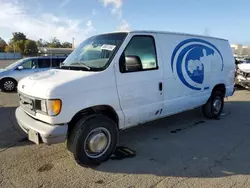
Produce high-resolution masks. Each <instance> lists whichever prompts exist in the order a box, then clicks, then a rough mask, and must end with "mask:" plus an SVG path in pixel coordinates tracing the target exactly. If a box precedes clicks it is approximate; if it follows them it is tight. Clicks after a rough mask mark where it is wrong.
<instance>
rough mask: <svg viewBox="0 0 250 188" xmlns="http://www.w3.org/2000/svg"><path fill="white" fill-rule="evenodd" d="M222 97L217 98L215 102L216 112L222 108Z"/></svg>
mask: <svg viewBox="0 0 250 188" xmlns="http://www.w3.org/2000/svg"><path fill="white" fill-rule="evenodd" d="M221 105H222V102H221V99H220V98H216V99H215V100H214V102H213V109H214V113H216V114H217V113H219V111H220V109H221Z"/></svg>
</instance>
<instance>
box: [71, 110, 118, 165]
mask: <svg viewBox="0 0 250 188" xmlns="http://www.w3.org/2000/svg"><path fill="white" fill-rule="evenodd" d="M117 142H118V128H117V125H116V123H115V122H114V121H112V120H111V119H110V118H108V117H106V116H103V115H97V114H94V115H89V116H86V117H83V118H82V119H80V120H79V121H78V122H77V124H76V126H75V128H74V129H73V131H72V133H71V134H70V136H69V138H68V143H67V144H68V148H69V149H70V151H71V152H72V154H73V156H74V158H75V160H76V161H77V163H78V164H80V165H82V166H95V165H99V164H100V163H102V162H104V161H106V160H108V159H109V157H110V156H111V155H112V153H113V152H114V150H115V148H116V145H117Z"/></svg>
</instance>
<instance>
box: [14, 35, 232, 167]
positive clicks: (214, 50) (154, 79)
mask: <svg viewBox="0 0 250 188" xmlns="http://www.w3.org/2000/svg"><path fill="white" fill-rule="evenodd" d="M234 68H235V64H234V57H233V53H232V50H231V47H230V45H229V42H228V41H227V40H224V39H219V38H213V37H207V36H197V35H190V34H180V33H170V32H155V31H132V32H114V33H107V34H101V35H97V36H93V37H90V38H88V39H86V40H85V41H83V43H81V44H80V45H79V46H78V47H77V48H76V49H75V50H74V51H73V52H72V53H71V54H70V56H69V57H68V58H67V59H66V60H65V61H64V64H63V65H62V66H61V67H60V68H57V69H53V70H49V71H46V72H42V73H38V74H36V75H33V76H30V77H26V78H24V79H22V80H21V81H20V82H19V84H18V95H19V96H20V107H18V108H17V110H16V118H17V121H18V123H19V125H20V126H21V128H22V129H23V130H24V131H25V132H26V133H27V134H28V137H29V139H30V140H31V141H33V142H35V143H37V144H39V143H46V144H55V143H60V142H64V141H65V140H67V146H68V149H69V150H70V151H71V152H72V153H73V155H74V157H75V159H76V161H77V162H78V163H79V164H82V165H97V164H100V163H101V162H103V161H105V160H107V159H108V158H109V157H110V155H111V154H112V153H113V151H114V150H115V148H116V146H117V143H118V140H119V130H123V129H126V128H129V127H132V126H136V125H139V124H142V123H145V122H149V121H152V120H156V119H159V118H163V117H166V116H169V115H171V114H176V113H179V112H182V111H186V110H189V109H192V108H195V107H198V106H202V109H203V113H204V115H205V116H206V117H207V118H217V117H218V116H220V114H221V112H222V110H223V105H224V97H228V96H232V95H233V93H234Z"/></svg>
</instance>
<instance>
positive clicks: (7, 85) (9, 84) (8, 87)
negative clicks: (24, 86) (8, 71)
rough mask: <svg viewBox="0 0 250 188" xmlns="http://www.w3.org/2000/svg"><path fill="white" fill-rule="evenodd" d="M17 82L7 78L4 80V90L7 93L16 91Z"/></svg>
mask: <svg viewBox="0 0 250 188" xmlns="http://www.w3.org/2000/svg"><path fill="white" fill-rule="evenodd" d="M16 86H17V82H16V81H15V80H14V79H12V78H5V79H3V80H2V90H3V91H5V92H11V91H14V90H15V89H16Z"/></svg>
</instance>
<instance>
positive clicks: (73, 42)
mask: <svg viewBox="0 0 250 188" xmlns="http://www.w3.org/2000/svg"><path fill="white" fill-rule="evenodd" d="M72 48H73V49H74V48H75V38H74V37H73V38H72Z"/></svg>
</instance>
